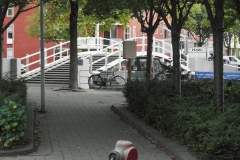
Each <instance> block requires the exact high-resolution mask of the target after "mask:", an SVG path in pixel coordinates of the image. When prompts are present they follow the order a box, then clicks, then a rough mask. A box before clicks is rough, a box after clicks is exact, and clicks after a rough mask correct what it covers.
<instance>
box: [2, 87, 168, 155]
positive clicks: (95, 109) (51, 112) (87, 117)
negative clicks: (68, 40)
mask: <svg viewBox="0 0 240 160" xmlns="http://www.w3.org/2000/svg"><path fill="white" fill-rule="evenodd" d="M59 87H61V85H54V86H51V85H50V86H49V85H46V89H45V93H46V96H45V97H46V102H45V103H46V107H45V108H46V111H47V113H45V114H38V115H37V119H38V120H39V121H40V126H39V130H40V131H41V133H40V137H41V144H40V146H39V148H38V150H37V152H36V153H32V154H29V155H27V156H17V157H0V160H108V155H109V152H110V151H111V150H113V149H114V147H115V143H116V142H117V141H118V140H129V141H131V142H132V143H133V145H134V147H136V148H137V150H138V157H139V158H138V159H139V160H172V158H171V156H170V155H168V154H166V153H165V152H164V151H162V150H161V149H159V148H157V147H156V146H155V145H154V144H152V143H150V142H149V141H147V140H146V139H145V138H143V137H142V136H141V135H140V134H139V133H138V132H137V131H136V130H135V129H133V128H132V127H131V126H129V125H128V124H126V123H125V122H124V121H122V120H121V119H120V117H119V116H118V115H116V114H115V113H114V112H113V111H112V110H111V105H113V104H114V105H121V104H122V103H124V102H125V98H124V97H123V94H122V92H121V91H113V90H86V92H70V91H67V90H60V91H54V89H56V88H59ZM40 95H41V92H40V86H39V85H29V87H28V101H32V102H34V103H35V104H36V106H38V107H39V106H40V104H41V103H40V102H41V96H40ZM32 107H34V106H32Z"/></svg>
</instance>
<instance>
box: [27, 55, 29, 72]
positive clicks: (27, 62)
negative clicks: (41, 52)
mask: <svg viewBox="0 0 240 160" xmlns="http://www.w3.org/2000/svg"><path fill="white" fill-rule="evenodd" d="M28 55H29V54H26V57H27V58H26V65H27V68H26V69H27V71H29V66H28V64H29V57H28Z"/></svg>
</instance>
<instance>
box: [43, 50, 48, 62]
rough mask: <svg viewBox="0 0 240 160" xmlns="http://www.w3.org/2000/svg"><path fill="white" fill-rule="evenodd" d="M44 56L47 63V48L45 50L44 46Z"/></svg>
mask: <svg viewBox="0 0 240 160" xmlns="http://www.w3.org/2000/svg"><path fill="white" fill-rule="evenodd" d="M44 57H45V62H44V63H45V65H46V64H47V58H48V57H47V50H46V48H44Z"/></svg>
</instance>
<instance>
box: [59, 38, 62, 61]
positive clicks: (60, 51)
mask: <svg viewBox="0 0 240 160" xmlns="http://www.w3.org/2000/svg"><path fill="white" fill-rule="evenodd" d="M59 50H60V55H59V57H60V58H59V59H62V50H63V49H62V42H60V48H59Z"/></svg>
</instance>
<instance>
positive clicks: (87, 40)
mask: <svg viewBox="0 0 240 160" xmlns="http://www.w3.org/2000/svg"><path fill="white" fill-rule="evenodd" d="M126 40H134V41H136V42H137V47H138V48H139V47H140V48H141V51H140V52H139V53H138V55H146V48H147V47H146V46H147V37H134V38H129V39H126ZM104 41H108V44H109V45H106V44H104ZM153 42H154V43H153V56H159V57H162V58H163V59H168V60H169V59H171V58H172V45H171V44H170V43H168V42H167V41H165V40H164V39H155V38H154V39H153ZM69 43H70V41H66V42H62V43H60V44H57V45H55V46H52V47H49V48H46V49H44V53H45V54H46V56H45V58H44V59H45V60H48V61H51V63H48V64H47V63H46V64H45V70H50V69H52V68H54V67H56V66H59V65H61V64H62V63H67V62H68V61H69V59H70V58H69V56H70V48H69V45H66V44H69ZM65 46H68V47H65ZM78 48H83V49H84V51H82V52H79V53H78V57H79V58H81V59H86V58H89V59H90V60H91V61H92V57H93V56H95V55H102V57H101V58H99V59H97V60H95V61H92V62H90V65H91V66H92V65H93V64H96V63H97V62H99V61H101V60H104V59H105V64H104V66H103V67H100V68H102V69H103V68H104V67H105V68H106V67H107V65H108V57H110V56H112V55H118V60H113V62H110V64H111V65H114V66H116V65H117V64H118V65H119V69H121V62H123V61H124V59H123V58H122V41H117V40H114V39H107V38H102V37H79V38H78ZM93 48H94V51H92V50H91V49H93ZM56 49H59V51H58V50H57V51H56ZM51 50H53V53H51V54H49V53H48V51H51ZM108 51H110V52H108ZM156 51H157V52H156ZM160 52H161V53H160ZM63 53H67V54H66V55H65V56H63ZM165 53H168V54H170V57H169V56H168V55H165ZM38 55H39V56H38ZM34 56H38V57H39V59H37V60H36V61H32V62H29V59H30V58H32V57H34ZM55 57H58V58H59V59H57V60H56V59H55ZM24 59H26V61H28V62H29V63H27V64H26V65H24V67H30V66H32V65H36V64H38V65H39V63H40V51H38V52H35V53H33V54H30V55H27V56H25V57H22V58H21V60H24ZM185 68H187V66H186V67H185ZM38 72H39V73H40V68H36V69H32V70H30V71H28V72H26V73H25V74H23V75H21V77H27V76H30V75H31V74H36V73H38Z"/></svg>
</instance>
